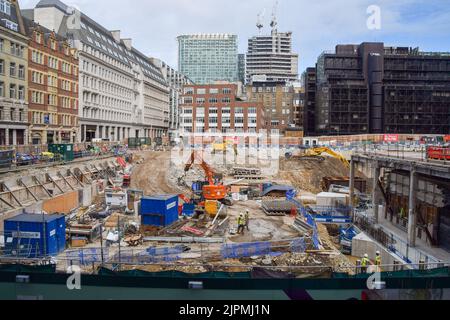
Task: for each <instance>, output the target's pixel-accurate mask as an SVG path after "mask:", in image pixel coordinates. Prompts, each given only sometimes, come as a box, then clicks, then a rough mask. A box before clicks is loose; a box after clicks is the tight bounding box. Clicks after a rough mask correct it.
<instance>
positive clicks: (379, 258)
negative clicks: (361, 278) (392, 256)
mask: <svg viewBox="0 0 450 320" xmlns="http://www.w3.org/2000/svg"><path fill="white" fill-rule="evenodd" d="M375 265H377V266H381V256H376V257H375Z"/></svg>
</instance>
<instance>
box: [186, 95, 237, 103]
mask: <svg viewBox="0 0 450 320" xmlns="http://www.w3.org/2000/svg"><path fill="white" fill-rule="evenodd" d="M220 101H221V102H222V103H231V99H230V97H225V98H222V99H220ZM195 102H196V103H197V104H204V103H205V98H197V99H195ZM208 102H209V103H211V104H215V103H219V99H217V98H209V99H208ZM183 103H184V104H192V103H193V98H192V97H184V98H183Z"/></svg>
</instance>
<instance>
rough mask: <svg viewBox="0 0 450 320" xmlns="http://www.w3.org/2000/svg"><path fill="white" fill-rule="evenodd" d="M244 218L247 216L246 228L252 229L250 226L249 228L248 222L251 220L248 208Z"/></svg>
mask: <svg viewBox="0 0 450 320" xmlns="http://www.w3.org/2000/svg"><path fill="white" fill-rule="evenodd" d="M244 218H245V228H246V229H247V231H250V230H249V228H248V222H249V220H250V213H249V211H248V210H247V211H245V217H244Z"/></svg>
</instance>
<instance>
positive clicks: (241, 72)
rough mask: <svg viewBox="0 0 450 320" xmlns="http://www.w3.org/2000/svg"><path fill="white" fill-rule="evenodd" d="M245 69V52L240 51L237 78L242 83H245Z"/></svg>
mask: <svg viewBox="0 0 450 320" xmlns="http://www.w3.org/2000/svg"><path fill="white" fill-rule="evenodd" d="M245 70H246V62H245V54H243V53H240V54H239V55H238V80H239V82H241V83H242V84H243V85H244V84H245Z"/></svg>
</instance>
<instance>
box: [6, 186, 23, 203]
mask: <svg viewBox="0 0 450 320" xmlns="http://www.w3.org/2000/svg"><path fill="white" fill-rule="evenodd" d="M1 184H2V187H3V189H5V190H6V191H8V192H9V194H10V195H11V197H12V198H13V199H14V200H15V201H16V202H17V204H18V205H19V206H20V207H23V204H22V203H21V202H20V201H19V199H17V197H16V196H15V195H14V193H13V192H12V191H11V190H10V189H9V188H8V186H7V185H6V184H5V183H4V182H1Z"/></svg>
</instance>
